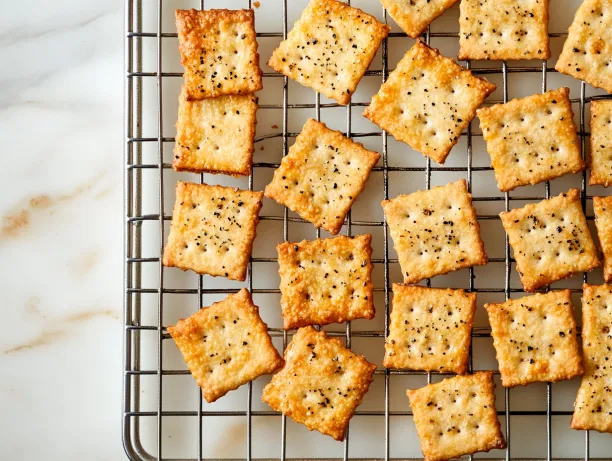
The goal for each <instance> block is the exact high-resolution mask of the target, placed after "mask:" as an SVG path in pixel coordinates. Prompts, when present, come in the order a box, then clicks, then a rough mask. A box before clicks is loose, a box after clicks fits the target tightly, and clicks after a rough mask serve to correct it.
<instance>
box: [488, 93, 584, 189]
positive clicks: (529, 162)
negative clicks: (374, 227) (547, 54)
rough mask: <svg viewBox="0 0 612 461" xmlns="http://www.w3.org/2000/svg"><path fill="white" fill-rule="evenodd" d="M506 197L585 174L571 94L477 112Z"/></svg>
mask: <svg viewBox="0 0 612 461" xmlns="http://www.w3.org/2000/svg"><path fill="white" fill-rule="evenodd" d="M476 114H477V115H478V118H479V119H480V127H481V128H482V133H483V136H484V140H485V141H486V143H487V152H489V155H490V156H491V165H492V166H493V170H494V171H495V179H496V180H497V185H498V187H499V189H500V190H501V191H503V192H506V191H511V190H512V189H514V188H516V187H518V186H525V185H528V184H537V183H539V182H542V181H549V180H551V179H554V178H558V177H559V176H562V175H564V174H568V173H578V172H579V171H582V170H584V169H585V163H584V161H583V160H582V156H581V155H580V143H579V139H578V135H577V133H576V125H575V124H574V114H573V112H572V104H571V102H570V99H569V89H568V88H559V89H558V90H551V91H548V92H546V93H544V94H536V95H533V96H529V97H527V98H522V99H514V100H512V101H510V102H508V103H506V104H496V105H494V106H491V107H483V108H481V109H478V110H477V111H476Z"/></svg>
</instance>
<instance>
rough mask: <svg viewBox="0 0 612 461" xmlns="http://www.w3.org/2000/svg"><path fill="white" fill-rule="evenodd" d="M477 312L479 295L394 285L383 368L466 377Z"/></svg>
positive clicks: (447, 289) (442, 289) (446, 289)
mask: <svg viewBox="0 0 612 461" xmlns="http://www.w3.org/2000/svg"><path fill="white" fill-rule="evenodd" d="M475 310H476V293H466V292H465V291H464V290H451V289H450V288H427V287H418V286H406V285H400V284H397V283H394V284H393V310H392V311H391V325H390V327H389V336H388V337H387V341H386V342H385V359H384V361H383V365H384V366H385V367H387V368H407V369H410V370H425V371H440V372H452V373H458V374H464V373H465V372H466V371H467V365H468V360H469V355H470V340H471V338H470V334H471V332H472V325H473V324H474V311H475Z"/></svg>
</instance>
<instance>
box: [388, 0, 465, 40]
mask: <svg viewBox="0 0 612 461" xmlns="http://www.w3.org/2000/svg"><path fill="white" fill-rule="evenodd" d="M381 2H382V4H383V6H384V7H385V9H386V10H387V11H388V12H389V15H390V16H391V17H392V18H393V20H394V21H395V22H396V23H397V25H398V26H400V27H401V28H402V30H403V31H404V32H406V34H408V36H409V37H412V38H417V37H418V36H419V35H421V33H423V31H424V30H425V29H427V26H428V25H429V24H431V22H432V21H433V20H434V19H436V18H437V17H438V16H440V15H441V14H442V13H444V12H445V11H446V10H448V9H449V8H450V7H451V6H453V5H454V4H455V3H456V2H457V0H381Z"/></svg>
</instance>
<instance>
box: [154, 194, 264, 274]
mask: <svg viewBox="0 0 612 461" xmlns="http://www.w3.org/2000/svg"><path fill="white" fill-rule="evenodd" d="M262 199H263V192H252V191H248V190H239V189H235V188H232V187H223V186H209V185H207V184H192V183H185V182H178V183H177V184H176V202H175V203H174V210H173V212H172V224H171V226H170V235H169V236H168V243H167V244H166V248H165V249H164V257H163V263H164V265H165V266H172V267H179V268H181V269H183V270H187V269H191V270H193V271H195V272H197V273H198V274H208V275H214V276H225V277H227V278H229V279H231V280H244V279H245V278H246V271H247V265H248V262H249V257H250V256H251V250H252V249H253V240H255V228H256V227H257V223H258V222H259V217H258V215H259V210H260V208H261V205H262Z"/></svg>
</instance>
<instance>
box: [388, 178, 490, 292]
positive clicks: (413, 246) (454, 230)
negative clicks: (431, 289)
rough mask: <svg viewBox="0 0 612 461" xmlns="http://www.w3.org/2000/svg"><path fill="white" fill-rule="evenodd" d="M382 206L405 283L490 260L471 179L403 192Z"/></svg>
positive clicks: (482, 263)
mask: <svg viewBox="0 0 612 461" xmlns="http://www.w3.org/2000/svg"><path fill="white" fill-rule="evenodd" d="M382 207H383V209H384V211H385V216H386V218H387V224H388V225H389V231H390V233H391V237H392V238H393V245H394V247H395V251H396V252H397V255H398V257H399V263H400V266H401V268H402V274H403V275H404V283H417V282H419V281H421V280H423V279H426V278H429V277H433V276H435V275H441V274H446V273H448V272H451V271H456V270H459V269H462V268H465V267H471V266H474V265H484V264H486V263H487V255H486V254H485V252H484V245H483V243H482V240H481V238H480V226H479V225H478V221H477V220H476V210H474V207H473V206H472V195H471V194H470V193H469V192H468V191H467V184H466V182H465V180H463V179H462V180H459V181H457V182H453V183H449V184H447V185H446V186H439V187H434V188H432V189H431V190H422V191H418V192H414V193H412V194H408V195H399V196H397V197H395V198H394V199H391V200H385V201H383V202H382Z"/></svg>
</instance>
